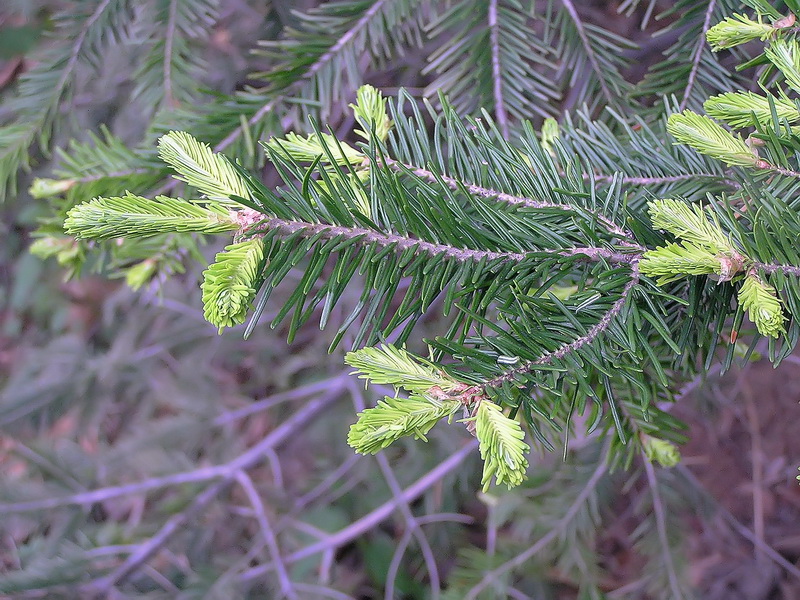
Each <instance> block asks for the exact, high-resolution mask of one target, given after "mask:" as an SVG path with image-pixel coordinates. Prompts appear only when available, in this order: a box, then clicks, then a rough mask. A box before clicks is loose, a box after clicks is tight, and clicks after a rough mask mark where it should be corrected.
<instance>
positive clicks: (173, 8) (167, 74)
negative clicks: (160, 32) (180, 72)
mask: <svg viewBox="0 0 800 600" xmlns="http://www.w3.org/2000/svg"><path fill="white" fill-rule="evenodd" d="M179 1H180V0H169V16H168V17H167V25H166V30H165V32H164V103H165V104H166V105H167V106H173V105H174V104H175V95H174V93H173V91H172V61H173V46H174V45H175V30H176V20H177V15H178V2H179Z"/></svg>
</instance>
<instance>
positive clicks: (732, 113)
mask: <svg viewBox="0 0 800 600" xmlns="http://www.w3.org/2000/svg"><path fill="white" fill-rule="evenodd" d="M703 108H704V109H705V111H706V113H707V114H708V116H709V117H712V118H714V119H719V120H720V121H723V122H725V123H727V124H728V125H730V126H731V127H736V128H740V127H755V126H756V125H761V126H763V127H775V126H776V125H777V124H778V123H776V122H774V121H773V113H772V110H773V108H774V109H775V116H776V117H777V118H778V121H779V122H783V121H788V122H789V123H796V122H798V121H800V110H798V108H797V105H796V104H795V103H794V102H793V101H792V100H790V99H789V98H788V97H786V96H785V95H781V96H780V97H778V96H773V95H772V94H767V95H761V94H755V93H753V92H737V93H732V92H728V93H725V94H720V95H719V96H712V97H711V98H709V99H708V100H706V101H705V102H704V103H703Z"/></svg>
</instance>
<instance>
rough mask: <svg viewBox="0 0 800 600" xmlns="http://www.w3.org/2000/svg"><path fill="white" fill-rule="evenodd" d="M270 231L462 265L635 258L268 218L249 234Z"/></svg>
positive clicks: (601, 250) (621, 261) (607, 252)
mask: <svg viewBox="0 0 800 600" xmlns="http://www.w3.org/2000/svg"><path fill="white" fill-rule="evenodd" d="M267 231H278V232H279V233H280V234H282V235H292V234H299V235H300V236H302V237H304V238H314V239H325V240H332V239H335V238H341V239H347V240H357V241H358V242H359V243H360V244H362V245H375V246H378V247H381V248H386V247H389V246H391V247H392V248H393V249H394V250H395V251H403V250H413V251H414V253H415V254H427V255H428V256H442V257H444V258H447V259H452V260H456V261H459V262H466V261H476V262H477V261H481V260H488V261H495V260H499V261H501V262H522V261H523V260H526V259H527V258H529V257H531V256H534V255H556V256H563V257H570V256H577V257H580V258H582V259H584V260H587V261H590V262H599V261H607V262H609V263H611V264H630V263H632V262H634V261H635V260H636V255H634V254H629V253H624V252H615V251H613V250H609V249H607V248H596V247H583V248H567V249H563V250H541V251H538V252H525V253H523V252H497V251H493V250H476V249H473V248H457V247H455V246H449V245H447V244H436V243H433V242H426V241H424V240H420V239H416V238H410V237H406V236H402V235H397V234H392V233H379V232H377V231H374V230H372V229H366V228H362V227H342V226H338V225H328V224H325V223H306V222H303V221H290V220H286V219H279V218H273V219H268V220H266V221H263V222H261V223H259V224H258V225H256V226H254V227H253V228H252V229H250V230H249V231H248V234H249V235H259V234H263V233H266V232H267Z"/></svg>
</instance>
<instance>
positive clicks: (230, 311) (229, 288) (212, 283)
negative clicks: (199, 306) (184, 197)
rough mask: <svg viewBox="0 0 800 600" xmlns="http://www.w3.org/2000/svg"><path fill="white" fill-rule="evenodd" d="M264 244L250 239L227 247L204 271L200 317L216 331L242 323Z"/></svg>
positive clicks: (254, 285)
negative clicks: (215, 327) (201, 315)
mask: <svg viewBox="0 0 800 600" xmlns="http://www.w3.org/2000/svg"><path fill="white" fill-rule="evenodd" d="M263 259H264V243H263V241H262V240H261V239H260V238H253V239H250V240H247V241H244V242H240V243H238V244H232V245H230V246H226V247H225V250H224V251H222V252H220V253H218V254H217V256H216V257H215V259H214V262H213V263H212V264H211V265H209V267H208V269H206V270H205V271H203V283H202V285H201V290H202V292H203V316H204V317H205V318H206V320H207V321H208V322H209V323H211V324H213V325H216V326H217V327H218V328H219V333H222V330H223V329H224V328H225V327H233V326H234V325H239V324H240V323H244V321H245V319H246V317H247V311H248V310H250V308H251V305H252V302H253V298H255V295H256V279H257V277H258V274H259V269H260V266H261V262H262V260H263Z"/></svg>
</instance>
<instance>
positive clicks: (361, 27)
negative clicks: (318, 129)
mask: <svg viewBox="0 0 800 600" xmlns="http://www.w3.org/2000/svg"><path fill="white" fill-rule="evenodd" d="M396 1H397V0H376V1H375V2H374V3H373V4H372V6H370V7H369V9H367V10H366V11H365V12H364V14H363V15H362V16H361V17H360V18H359V19H358V20H357V21H356V22H355V23H353V25H352V26H351V27H350V28H348V29H347V30H346V31H345V32H344V33H343V34H342V35H341V36H340V37H339V38H338V39H337V40H336V41H335V42H334V43H333V44H332V45H331V46H330V47H329V48H328V50H326V51H325V52H324V53H322V54H321V55H320V56H319V57H318V58H317V59H316V60H315V61H314V62H313V63H311V64H310V65H308V66H306V67H304V69H303V72H302V74H301V75H300V76H299V77H297V78H296V79H295V80H294V81H292V83H290V84H289V85H288V86H286V87H284V88H282V89H280V91H278V92H277V93H276V94H275V95H274V96H273V97H272V98H270V99H269V100H268V101H267V102H266V103H265V104H264V105H263V106H261V107H260V108H259V109H258V110H256V111H255V113H254V114H253V116H252V117H250V118H249V119H248V120H247V125H248V126H255V125H256V124H258V123H259V122H260V121H261V120H262V119H263V118H264V117H265V116H266V115H267V114H269V113H271V112H272V111H273V110H275V109H276V108H277V107H278V106H279V105H280V104H281V103H283V102H284V101H285V100H286V99H288V98H291V97H292V95H293V94H295V93H296V92H297V91H298V90H299V89H300V88H302V87H303V86H304V85H306V84H308V83H309V82H311V81H313V80H314V78H315V77H317V76H319V75H320V74H321V72H322V70H323V69H324V68H325V67H326V66H328V65H329V64H330V63H331V62H332V61H334V59H336V57H337V56H339V54H340V53H342V52H343V51H344V50H345V49H346V48H347V47H348V46H351V45H352V44H353V43H354V42H355V41H356V39H357V38H358V36H359V35H360V34H362V33H363V32H364V31H365V30H367V29H368V27H369V25H370V23H371V22H372V21H373V20H375V19H376V18H379V17H380V15H381V14H382V12H383V10H384V9H386V8H387V7H389V6H391V4H392V3H393V2H396ZM411 12H412V13H413V12H414V11H413V10H412V11H411ZM243 132H244V128H243V126H239V127H236V128H235V129H234V130H233V131H232V132H231V133H230V134H228V135H227V136H226V137H224V138H223V139H222V140H221V141H220V142H219V143H218V144H217V145H216V146H215V147H214V149H215V150H216V151H218V152H219V151H221V150H224V149H225V148H228V147H229V146H231V145H232V144H233V143H234V142H235V141H236V140H237V139H238V138H239V137H241V135H242V134H243Z"/></svg>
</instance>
